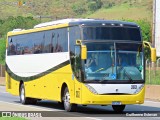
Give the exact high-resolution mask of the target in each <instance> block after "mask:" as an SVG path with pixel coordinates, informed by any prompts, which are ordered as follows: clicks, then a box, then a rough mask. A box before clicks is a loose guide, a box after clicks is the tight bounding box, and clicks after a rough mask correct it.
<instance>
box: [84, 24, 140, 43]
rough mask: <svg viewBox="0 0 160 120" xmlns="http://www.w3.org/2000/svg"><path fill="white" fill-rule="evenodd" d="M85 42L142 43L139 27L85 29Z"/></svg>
mask: <svg viewBox="0 0 160 120" xmlns="http://www.w3.org/2000/svg"><path fill="white" fill-rule="evenodd" d="M82 29H83V40H132V41H141V34H140V29H139V28H138V27H101V26H100V27H83V28H82Z"/></svg>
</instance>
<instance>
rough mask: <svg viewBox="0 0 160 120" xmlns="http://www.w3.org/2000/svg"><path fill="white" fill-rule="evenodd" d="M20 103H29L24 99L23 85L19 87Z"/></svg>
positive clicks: (27, 99)
mask: <svg viewBox="0 0 160 120" xmlns="http://www.w3.org/2000/svg"><path fill="white" fill-rule="evenodd" d="M19 96H20V102H21V103H22V104H27V103H28V102H29V98H26V96H25V88H24V84H22V85H21V86H20V95H19Z"/></svg>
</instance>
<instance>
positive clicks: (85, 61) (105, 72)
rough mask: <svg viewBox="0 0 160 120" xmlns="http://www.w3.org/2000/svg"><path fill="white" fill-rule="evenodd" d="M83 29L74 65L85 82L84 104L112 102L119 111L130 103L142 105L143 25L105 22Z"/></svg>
mask: <svg viewBox="0 0 160 120" xmlns="http://www.w3.org/2000/svg"><path fill="white" fill-rule="evenodd" d="M81 30H82V31H81V33H82V40H77V46H75V57H74V58H75V60H74V61H75V64H74V67H73V68H75V69H74V73H75V76H76V77H77V79H78V80H79V81H80V82H82V83H83V85H82V104H86V105H87V104H95V105H97V104H99V105H112V107H113V109H114V110H115V111H117V112H121V111H123V110H124V108H125V105H127V104H142V103H143V102H144V91H145V88H144V83H145V79H144V53H143V47H142V37H141V32H140V28H139V26H138V25H136V24H134V23H127V22H115V21H114V22H113V21H112V22H106V21H101V22H98V23H91V22H90V23H89V24H82V25H81ZM79 71H81V72H80V73H79ZM77 92H78V91H77Z"/></svg>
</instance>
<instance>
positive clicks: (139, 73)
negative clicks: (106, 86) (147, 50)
mask: <svg viewBox="0 0 160 120" xmlns="http://www.w3.org/2000/svg"><path fill="white" fill-rule="evenodd" d="M86 46H87V50H88V51H87V60H86V61H85V63H84V66H85V67H84V69H85V70H84V71H85V75H84V77H85V78H84V79H85V80H86V81H89V80H99V81H105V80H133V81H134V80H143V79H144V75H143V74H144V73H143V52H142V44H140V43H116V42H113V43H86Z"/></svg>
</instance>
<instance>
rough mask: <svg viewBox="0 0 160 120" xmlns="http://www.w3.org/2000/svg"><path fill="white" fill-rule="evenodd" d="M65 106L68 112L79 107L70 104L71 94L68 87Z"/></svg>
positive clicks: (65, 92)
mask: <svg viewBox="0 0 160 120" xmlns="http://www.w3.org/2000/svg"><path fill="white" fill-rule="evenodd" d="M63 104H64V109H65V111H67V112H71V111H75V110H76V107H77V105H76V104H73V103H70V93H69V90H68V88H67V87H66V88H65V89H64V95H63Z"/></svg>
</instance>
